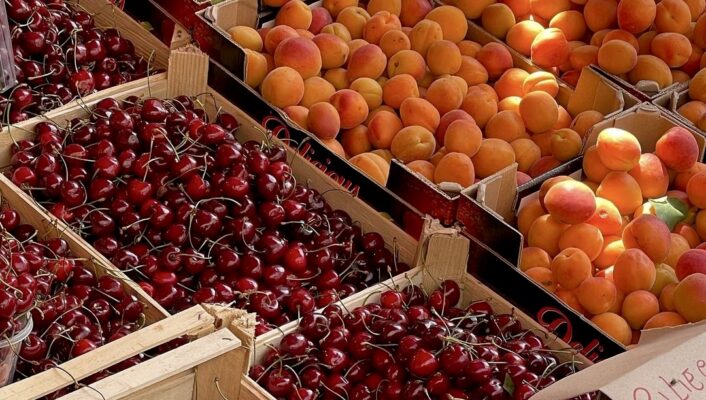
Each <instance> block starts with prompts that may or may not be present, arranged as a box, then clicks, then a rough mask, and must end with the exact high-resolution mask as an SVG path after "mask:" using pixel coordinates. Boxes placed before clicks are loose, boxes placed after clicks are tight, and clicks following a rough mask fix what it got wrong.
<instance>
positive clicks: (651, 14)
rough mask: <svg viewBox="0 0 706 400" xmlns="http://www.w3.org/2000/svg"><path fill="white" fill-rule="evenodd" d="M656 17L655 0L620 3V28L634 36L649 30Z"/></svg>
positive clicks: (623, 1)
mask: <svg viewBox="0 0 706 400" xmlns="http://www.w3.org/2000/svg"><path fill="white" fill-rule="evenodd" d="M656 15H657V5H656V4H655V2H654V1H653V0H621V1H620V3H618V9H617V18H618V26H620V29H623V30H626V31H628V32H630V33H633V34H637V33H640V32H643V31H645V30H647V29H648V28H649V27H650V26H651V25H652V23H653V22H654V20H655V16H656Z"/></svg>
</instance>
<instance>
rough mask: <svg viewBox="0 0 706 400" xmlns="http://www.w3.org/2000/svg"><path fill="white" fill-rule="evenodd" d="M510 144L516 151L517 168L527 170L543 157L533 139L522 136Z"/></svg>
mask: <svg viewBox="0 0 706 400" xmlns="http://www.w3.org/2000/svg"><path fill="white" fill-rule="evenodd" d="M510 145H511V146H512V149H513V151H514V152H515V162H517V170H518V171H520V172H527V171H529V169H530V168H531V167H532V165H533V164H534V163H536V162H537V161H538V160H539V159H540V158H541V157H542V153H541V150H540V149H539V146H537V145H536V144H535V143H534V142H533V141H532V139H526V138H520V139H516V140H513V141H512V142H511V143H510Z"/></svg>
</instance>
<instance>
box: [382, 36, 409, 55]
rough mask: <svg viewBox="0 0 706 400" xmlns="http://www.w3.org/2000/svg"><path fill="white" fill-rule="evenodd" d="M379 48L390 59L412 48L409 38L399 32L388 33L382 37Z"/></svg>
mask: <svg viewBox="0 0 706 400" xmlns="http://www.w3.org/2000/svg"><path fill="white" fill-rule="evenodd" d="M379 46H380V49H382V52H383V53H385V55H386V56H387V58H388V59H389V58H390V57H392V56H393V55H395V54H397V53H398V52H400V51H402V50H410V49H411V48H412V44H411V43H410V41H409V37H408V36H407V35H405V34H404V32H402V31H398V30H392V31H387V32H386V33H385V34H384V35H382V37H381V38H380V44H379Z"/></svg>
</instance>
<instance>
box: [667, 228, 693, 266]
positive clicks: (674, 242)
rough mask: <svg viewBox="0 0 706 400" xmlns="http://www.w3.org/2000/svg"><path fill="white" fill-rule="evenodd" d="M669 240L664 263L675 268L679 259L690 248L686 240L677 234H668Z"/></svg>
mask: <svg viewBox="0 0 706 400" xmlns="http://www.w3.org/2000/svg"><path fill="white" fill-rule="evenodd" d="M669 238H670V241H669V254H667V258H666V259H665V260H664V263H665V264H667V265H669V266H671V267H674V268H676V266H677V263H678V262H679V257H681V256H682V254H684V253H685V252H686V251H687V250H689V249H690V248H691V246H690V245H689V241H688V240H686V238H684V237H683V236H682V235H679V234H677V233H670V234H669Z"/></svg>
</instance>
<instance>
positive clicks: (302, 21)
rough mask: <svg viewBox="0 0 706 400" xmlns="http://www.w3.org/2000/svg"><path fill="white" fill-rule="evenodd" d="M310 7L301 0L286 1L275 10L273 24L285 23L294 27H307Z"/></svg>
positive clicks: (310, 15) (309, 18)
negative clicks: (275, 14)
mask: <svg viewBox="0 0 706 400" xmlns="http://www.w3.org/2000/svg"><path fill="white" fill-rule="evenodd" d="M311 19H312V14H311V9H310V8H309V6H307V4H306V3H304V2H303V1H301V0H291V1H288V2H286V3H285V4H284V5H283V6H282V8H280V9H279V11H278V12H277V16H276V17H275V25H287V26H291V27H292V28H294V29H309V26H310V25H311Z"/></svg>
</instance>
